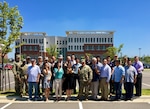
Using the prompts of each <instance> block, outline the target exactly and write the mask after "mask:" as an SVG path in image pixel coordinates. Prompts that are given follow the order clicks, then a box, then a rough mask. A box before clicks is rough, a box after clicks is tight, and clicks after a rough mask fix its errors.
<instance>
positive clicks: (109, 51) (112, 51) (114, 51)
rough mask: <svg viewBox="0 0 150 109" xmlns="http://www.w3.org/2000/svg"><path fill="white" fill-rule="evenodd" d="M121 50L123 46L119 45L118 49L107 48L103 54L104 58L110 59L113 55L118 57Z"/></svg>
mask: <svg viewBox="0 0 150 109" xmlns="http://www.w3.org/2000/svg"><path fill="white" fill-rule="evenodd" d="M122 48H123V44H120V45H119V47H118V48H117V47H108V48H107V49H106V50H107V52H106V53H105V55H106V56H110V57H111V59H113V58H114V56H115V55H119V54H120V53H121V49H122Z"/></svg>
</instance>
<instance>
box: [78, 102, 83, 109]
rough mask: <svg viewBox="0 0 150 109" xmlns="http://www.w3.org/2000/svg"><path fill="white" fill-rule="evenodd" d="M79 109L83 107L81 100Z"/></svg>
mask: <svg viewBox="0 0 150 109" xmlns="http://www.w3.org/2000/svg"><path fill="white" fill-rule="evenodd" d="M79 109H83V106H82V102H81V101H79Z"/></svg>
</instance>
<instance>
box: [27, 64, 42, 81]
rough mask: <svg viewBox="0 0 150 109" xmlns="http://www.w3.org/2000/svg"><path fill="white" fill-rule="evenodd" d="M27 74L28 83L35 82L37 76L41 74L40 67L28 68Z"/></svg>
mask: <svg viewBox="0 0 150 109" xmlns="http://www.w3.org/2000/svg"><path fill="white" fill-rule="evenodd" d="M27 74H28V82H36V81H37V77H38V75H39V74H41V70H40V67H39V66H38V65H35V66H29V67H28V71H27Z"/></svg>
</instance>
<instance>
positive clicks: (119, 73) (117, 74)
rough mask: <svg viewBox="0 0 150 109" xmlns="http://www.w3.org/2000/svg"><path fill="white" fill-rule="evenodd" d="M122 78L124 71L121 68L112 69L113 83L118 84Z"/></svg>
mask: <svg viewBox="0 0 150 109" xmlns="http://www.w3.org/2000/svg"><path fill="white" fill-rule="evenodd" d="M122 76H125V69H124V67H123V66H121V65H119V66H115V67H114V73H113V75H112V80H114V81H115V82H120V80H121V78H122Z"/></svg>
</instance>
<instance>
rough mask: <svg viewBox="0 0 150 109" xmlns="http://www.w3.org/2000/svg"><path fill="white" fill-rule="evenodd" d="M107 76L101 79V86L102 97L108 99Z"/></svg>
mask: <svg viewBox="0 0 150 109" xmlns="http://www.w3.org/2000/svg"><path fill="white" fill-rule="evenodd" d="M106 80H107V78H105V77H104V78H103V77H102V78H101V79H100V86H101V98H102V99H104V100H106V99H108V83H107V82H106Z"/></svg>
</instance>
